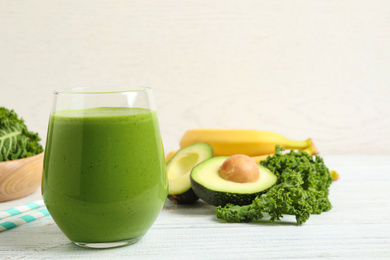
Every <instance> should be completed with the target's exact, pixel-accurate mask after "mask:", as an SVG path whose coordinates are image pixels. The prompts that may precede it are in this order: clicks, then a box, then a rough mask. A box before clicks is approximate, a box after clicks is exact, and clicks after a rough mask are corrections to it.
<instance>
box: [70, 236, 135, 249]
mask: <svg viewBox="0 0 390 260" xmlns="http://www.w3.org/2000/svg"><path fill="white" fill-rule="evenodd" d="M141 238H142V237H137V238H131V239H126V240H121V241H114V242H101V243H88V242H75V241H72V242H73V243H74V244H75V245H78V246H80V247H84V248H94V249H107V248H115V247H122V246H129V245H132V244H135V243H137V242H138V241H139V240H141Z"/></svg>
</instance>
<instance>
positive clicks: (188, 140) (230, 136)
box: [180, 129, 318, 156]
mask: <svg viewBox="0 0 390 260" xmlns="http://www.w3.org/2000/svg"><path fill="white" fill-rule="evenodd" d="M194 143H208V144H210V145H211V146H212V147H213V149H214V152H215V155H217V156H219V155H221V156H229V155H234V154H245V155H248V156H259V155H265V154H272V153H273V152H275V145H279V146H281V147H284V148H285V149H299V150H305V149H309V150H311V152H312V153H315V154H316V153H318V150H317V148H316V147H315V145H314V143H313V141H312V140H311V139H307V140H303V141H296V140H291V139H288V138H286V137H284V136H283V135H280V134H278V133H274V132H269V131H261V130H246V129H192V130H188V131H187V132H185V134H184V135H183V137H182V138H181V140H180V148H182V147H185V146H188V145H190V144H194Z"/></svg>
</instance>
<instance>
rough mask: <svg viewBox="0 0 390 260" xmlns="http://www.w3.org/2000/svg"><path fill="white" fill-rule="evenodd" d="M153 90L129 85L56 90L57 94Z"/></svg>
mask: <svg viewBox="0 0 390 260" xmlns="http://www.w3.org/2000/svg"><path fill="white" fill-rule="evenodd" d="M148 90H151V88H150V87H146V86H129V87H122V86H119V87H114V86H112V87H109V86H106V87H76V88H59V89H55V90H54V92H53V93H54V94H55V95H62V94H65V95H66V94H72V95H73V94H74V95H78V94H118V93H129V92H142V91H148Z"/></svg>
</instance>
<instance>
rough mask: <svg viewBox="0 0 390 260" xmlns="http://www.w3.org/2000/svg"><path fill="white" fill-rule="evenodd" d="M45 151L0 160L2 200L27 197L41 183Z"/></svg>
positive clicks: (0, 195) (0, 197) (0, 191)
mask: <svg viewBox="0 0 390 260" xmlns="http://www.w3.org/2000/svg"><path fill="white" fill-rule="evenodd" d="M42 169H43V152H42V153H40V154H37V155H34V156H31V157H27V158H23V159H17V160H12V161H4V162H0V202H3V201H8V200H14V199H19V198H22V197H25V196H27V195H29V194H31V193H33V192H34V191H36V190H37V189H38V187H39V186H40V185H41V180H42Z"/></svg>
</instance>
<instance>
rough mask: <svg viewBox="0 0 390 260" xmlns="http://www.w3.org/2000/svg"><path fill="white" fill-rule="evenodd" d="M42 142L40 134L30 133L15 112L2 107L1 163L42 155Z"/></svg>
mask: <svg viewBox="0 0 390 260" xmlns="http://www.w3.org/2000/svg"><path fill="white" fill-rule="evenodd" d="M40 140H41V139H40V138H39V136H38V133H34V132H30V131H28V129H27V126H26V125H25V123H24V120H23V119H22V118H18V115H17V114H16V113H15V111H14V110H8V109H7V108H5V107H0V162H1V161H9V160H16V159H20V158H26V157H30V156H33V155H36V154H39V153H41V152H42V151H43V148H42V146H41V145H40V144H39V141H40Z"/></svg>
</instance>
